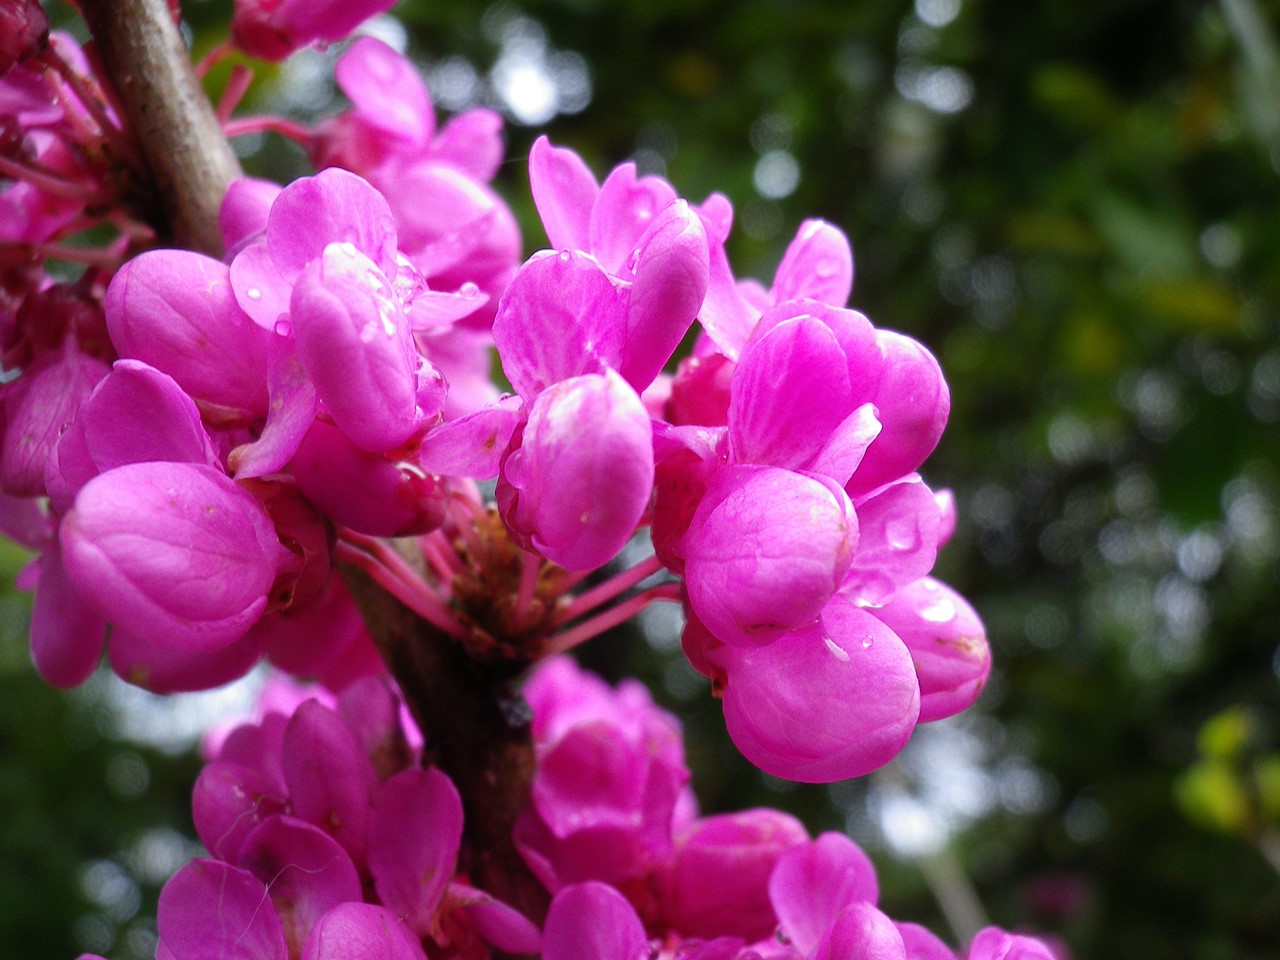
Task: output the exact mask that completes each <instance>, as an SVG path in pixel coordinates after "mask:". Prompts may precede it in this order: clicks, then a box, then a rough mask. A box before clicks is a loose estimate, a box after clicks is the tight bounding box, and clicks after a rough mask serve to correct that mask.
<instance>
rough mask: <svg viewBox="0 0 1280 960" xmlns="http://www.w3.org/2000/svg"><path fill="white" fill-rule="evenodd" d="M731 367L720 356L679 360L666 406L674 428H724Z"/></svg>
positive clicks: (732, 367) (727, 414)
mask: <svg viewBox="0 0 1280 960" xmlns="http://www.w3.org/2000/svg"><path fill="white" fill-rule="evenodd" d="M734 367H735V365H734V363H733V361H732V360H730V359H729V358H728V357H726V356H725V355H724V354H722V353H713V354H710V355H708V356H704V357H685V358H684V359H683V360H681V361H680V365H679V366H678V367H677V368H676V375H675V379H674V380H673V381H672V384H671V398H670V400H668V401H667V405H666V408H667V409H666V413H667V417H668V419H670V421H671V422H672V423H673V424H677V425H688V424H696V425H701V426H708V427H722V426H725V425H726V424H727V423H728V422H729V397H730V394H729V384H730V382H731V380H732V377H733V371H734Z"/></svg>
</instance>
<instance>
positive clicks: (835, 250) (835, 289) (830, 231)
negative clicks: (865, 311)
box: [769, 220, 853, 307]
mask: <svg viewBox="0 0 1280 960" xmlns="http://www.w3.org/2000/svg"><path fill="white" fill-rule="evenodd" d="M852 290H853V251H852V250H850V249H849V240H848V238H846V237H845V235H844V234H843V233H842V232H841V231H840V230H839V229H838V228H836V227H834V226H832V225H831V224H829V223H827V222H826V221H825V220H806V221H805V222H804V223H802V224H800V229H799V230H797V231H796V235H795V239H794V240H792V241H791V243H790V245H789V246H788V247H787V252H786V253H784V254H783V255H782V263H781V264H779V265H778V272H777V273H776V274H775V275H774V278H773V289H772V290H770V291H769V293H770V295H771V296H772V298H773V301H774V302H775V303H782V302H783V301H786V300H798V299H800V298H802V297H803V298H806V299H809V300H819V301H821V302H822V303H829V304H830V305H831V306H833V307H843V306H844V305H845V304H846V303H848V301H849V294H850V292H852Z"/></svg>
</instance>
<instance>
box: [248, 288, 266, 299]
mask: <svg viewBox="0 0 1280 960" xmlns="http://www.w3.org/2000/svg"><path fill="white" fill-rule="evenodd" d="M244 295H245V296H246V297H248V298H249V299H250V300H261V299H262V291H261V290H259V289H258V288H257V287H250V288H249V289H248V290H246V291H245V292H244Z"/></svg>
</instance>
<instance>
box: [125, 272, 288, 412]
mask: <svg viewBox="0 0 1280 960" xmlns="http://www.w3.org/2000/svg"><path fill="white" fill-rule="evenodd" d="M251 249H252V248H251ZM244 256H246V254H241V257H244ZM237 260H239V258H237ZM262 286H263V289H264V290H266V291H267V292H268V293H270V288H268V287H266V286H265V285H262ZM104 306H105V309H106V317H107V329H108V330H110V332H111V341H112V343H114V344H115V346H116V349H117V350H118V351H119V352H120V355H121V356H122V357H132V358H134V359H137V360H141V361H143V362H144V363H147V364H150V365H151V366H153V367H155V368H156V369H158V370H163V371H164V372H165V373H167V374H168V375H169V376H171V377H173V379H174V380H176V381H177V383H178V385H179V386H180V387H182V389H183V390H185V391H186V392H187V393H189V394H190V395H191V396H192V397H194V398H196V399H197V400H204V401H207V402H209V403H213V404H217V405H219V406H224V407H230V408H232V409H236V410H247V411H250V412H253V413H261V412H262V411H263V410H265V409H266V403H267V356H268V350H269V344H270V341H271V339H272V336H271V333H270V332H269V330H270V328H271V323H274V317H273V318H272V321H271V323H268V324H266V326H267V330H263V329H262V327H260V326H259V325H258V324H256V323H254V322H252V321H251V320H250V318H249V316H248V315H247V314H246V313H245V312H244V311H243V310H242V309H241V308H240V306H239V305H238V304H237V302H236V296H235V293H234V292H233V290H232V272H231V270H229V269H228V268H227V266H226V265H225V264H223V263H221V262H219V261H217V260H214V259H212V258H210V257H206V256H203V255H201V254H198V253H193V252H191V251H188V250H149V251H147V252H145V253H143V254H141V255H139V256H137V257H135V258H134V259H132V260H130V261H129V262H128V263H126V264H125V265H124V267H122V268H121V269H120V271H119V272H118V273H117V274H116V275H115V277H114V278H113V279H112V281H111V286H110V287H109V288H108V289H107V298H106V302H105V305H104Z"/></svg>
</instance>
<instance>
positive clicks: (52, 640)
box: [31, 545, 107, 688]
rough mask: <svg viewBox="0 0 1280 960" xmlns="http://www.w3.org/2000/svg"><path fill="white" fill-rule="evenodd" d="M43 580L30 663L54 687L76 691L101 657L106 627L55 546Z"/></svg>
mask: <svg viewBox="0 0 1280 960" xmlns="http://www.w3.org/2000/svg"><path fill="white" fill-rule="evenodd" d="M39 563H40V574H39V575H40V582H39V586H38V587H37V589H36V596H35V600H34V601H33V603H32V607H31V660H32V662H33V663H34V664H35V668H36V672H37V673H38V674H40V676H41V678H42V679H43V680H44V681H45V682H46V683H49V684H52V685H53V686H55V687H63V688H68V687H76V686H79V685H80V684H82V683H84V681H86V680H88V679H89V676H90V675H91V674H92V673H93V670H94V668H95V667H96V666H97V665H98V661H100V660H101V659H102V644H103V641H104V640H105V639H106V634H107V624H106V622H105V621H104V620H103V619H102V617H101V616H99V615H98V614H97V613H95V612H94V611H93V610H92V609H90V607H89V606H88V604H86V603H85V601H84V600H83V599H82V598H81V596H80V593H79V591H77V590H76V588H75V585H74V584H73V583H72V582H71V581H70V580H69V579H68V578H67V575H66V572H65V571H64V569H63V567H62V552H61V550H60V549H59V548H58V547H57V546H56V545H51V546H50V547H49V548H48V549H47V550H46V551H45V553H44V555H43V556H42V557H41V558H40V561H39Z"/></svg>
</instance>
